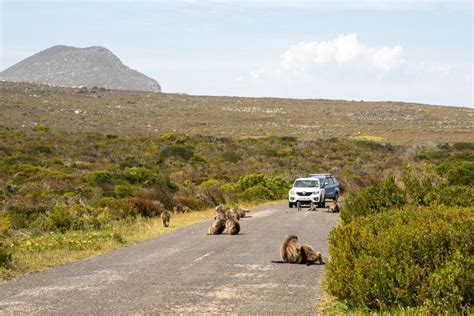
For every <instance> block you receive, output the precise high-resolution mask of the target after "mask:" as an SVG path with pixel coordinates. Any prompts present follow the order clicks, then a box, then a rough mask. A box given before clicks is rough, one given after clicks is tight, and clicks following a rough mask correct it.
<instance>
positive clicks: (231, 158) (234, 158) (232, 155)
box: [222, 151, 242, 163]
mask: <svg viewBox="0 0 474 316" xmlns="http://www.w3.org/2000/svg"><path fill="white" fill-rule="evenodd" d="M222 159H224V161H227V162H230V163H236V162H238V161H239V160H242V157H240V155H239V154H237V153H236V152H234V151H226V152H224V153H223V154H222Z"/></svg>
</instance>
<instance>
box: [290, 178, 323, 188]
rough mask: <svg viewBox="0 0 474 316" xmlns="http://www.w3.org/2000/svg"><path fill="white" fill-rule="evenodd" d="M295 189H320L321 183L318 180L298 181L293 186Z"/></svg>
mask: <svg viewBox="0 0 474 316" xmlns="http://www.w3.org/2000/svg"><path fill="white" fill-rule="evenodd" d="M293 187H294V188H318V187H319V183H318V181H317V180H297V181H295V184H293Z"/></svg>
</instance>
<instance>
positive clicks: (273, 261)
mask: <svg viewBox="0 0 474 316" xmlns="http://www.w3.org/2000/svg"><path fill="white" fill-rule="evenodd" d="M272 263H286V262H285V261H282V260H278V261H275V260H272Z"/></svg>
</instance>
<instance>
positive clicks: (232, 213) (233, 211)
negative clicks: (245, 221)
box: [230, 208, 240, 221]
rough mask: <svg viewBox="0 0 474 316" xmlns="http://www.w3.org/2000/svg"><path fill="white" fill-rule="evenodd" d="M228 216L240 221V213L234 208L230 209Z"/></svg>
mask: <svg viewBox="0 0 474 316" xmlns="http://www.w3.org/2000/svg"><path fill="white" fill-rule="evenodd" d="M230 214H231V215H232V216H233V217H234V218H235V219H236V220H238V221H239V220H240V212H239V211H238V210H237V209H236V208H232V209H231V210H230Z"/></svg>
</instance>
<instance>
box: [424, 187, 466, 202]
mask: <svg viewBox="0 0 474 316" xmlns="http://www.w3.org/2000/svg"><path fill="white" fill-rule="evenodd" d="M426 201H427V203H429V204H431V205H446V206H462V207H468V206H473V205H474V187H473V186H467V185H446V184H441V185H438V186H437V187H435V188H434V190H432V191H431V192H429V193H428V194H427V196H426Z"/></svg>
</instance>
